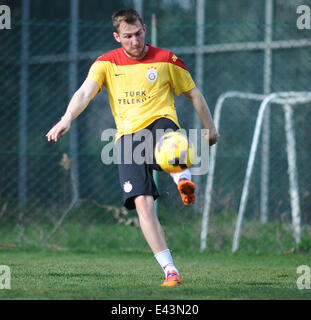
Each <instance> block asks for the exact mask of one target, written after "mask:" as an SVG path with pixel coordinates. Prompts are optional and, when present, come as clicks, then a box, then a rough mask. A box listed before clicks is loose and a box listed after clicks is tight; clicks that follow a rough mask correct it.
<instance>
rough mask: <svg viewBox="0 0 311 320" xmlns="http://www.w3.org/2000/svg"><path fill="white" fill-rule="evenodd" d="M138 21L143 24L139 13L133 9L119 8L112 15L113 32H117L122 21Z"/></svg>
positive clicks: (130, 22)
mask: <svg viewBox="0 0 311 320" xmlns="http://www.w3.org/2000/svg"><path fill="white" fill-rule="evenodd" d="M137 20H138V21H139V22H140V23H141V25H144V23H143V19H142V18H141V16H140V15H139V13H138V12H137V11H136V10H134V9H131V8H130V9H121V10H119V11H117V12H115V13H114V14H113V15H112V24H113V28H114V31H115V32H119V26H120V23H121V22H122V21H124V22H126V23H129V24H133V23H135V22H136V21H137Z"/></svg>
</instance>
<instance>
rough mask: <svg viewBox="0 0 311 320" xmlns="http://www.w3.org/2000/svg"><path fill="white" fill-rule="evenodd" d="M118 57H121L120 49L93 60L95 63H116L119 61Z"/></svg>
mask: <svg viewBox="0 0 311 320" xmlns="http://www.w3.org/2000/svg"><path fill="white" fill-rule="evenodd" d="M120 57H121V48H117V49H114V50H111V51H109V52H105V53H103V54H102V55H100V56H99V57H98V58H97V59H96V60H95V62H97V61H106V62H111V63H116V62H117V61H118V60H120Z"/></svg>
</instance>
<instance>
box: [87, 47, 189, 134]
mask: <svg viewBox="0 0 311 320" xmlns="http://www.w3.org/2000/svg"><path fill="white" fill-rule="evenodd" d="M87 79H90V80H93V81H95V82H97V83H98V85H99V87H100V90H102V86H104V87H105V88H106V89H107V92H108V95H109V103H110V107H111V110H112V114H113V117H114V120H115V123H116V127H117V135H116V139H118V138H119V137H121V136H122V135H124V134H130V133H133V132H136V131H138V130H141V129H143V128H146V127H147V126H148V125H150V124H151V123H152V122H154V121H155V120H156V119H159V118H162V117H165V118H169V119H171V120H172V121H174V122H175V123H176V124H177V125H178V126H179V127H180V125H179V123H178V118H177V113H176V109H175V104H174V94H173V90H174V91H175V93H176V94H177V95H180V93H182V92H186V91H189V90H191V89H193V88H194V87H195V83H194V81H193V79H192V77H191V75H190V73H189V72H188V70H187V69H186V67H185V65H184V63H183V62H182V60H181V59H179V58H178V57H177V56H176V55H174V54H173V53H172V52H171V51H168V50H163V49H159V48H156V47H152V46H150V45H148V52H147V53H146V55H145V56H144V58H142V59H133V58H130V57H128V56H127V55H126V54H125V52H124V50H123V49H122V48H118V49H115V50H112V51H110V52H108V53H105V54H103V55H101V56H100V57H98V58H97V59H96V60H95V62H94V63H93V64H92V66H91V68H90V70H89V73H88V76H87Z"/></svg>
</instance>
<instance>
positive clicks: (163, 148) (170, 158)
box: [154, 131, 195, 173]
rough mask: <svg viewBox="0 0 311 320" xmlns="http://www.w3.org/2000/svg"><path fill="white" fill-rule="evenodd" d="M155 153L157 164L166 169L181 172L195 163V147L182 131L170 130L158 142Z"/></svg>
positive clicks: (171, 171)
mask: <svg viewBox="0 0 311 320" xmlns="http://www.w3.org/2000/svg"><path fill="white" fill-rule="evenodd" d="M154 154H155V159H156V162H157V164H158V165H160V167H161V168H162V169H163V170H164V171H166V172H170V173H174V172H181V171H183V170H185V169H187V168H190V167H191V166H192V164H193V163H194V160H195V147H194V144H193V143H192V142H191V141H190V140H189V139H188V138H187V137H186V136H185V135H184V134H182V133H181V132H178V131H174V132H168V133H166V134H164V135H163V136H162V137H161V138H160V139H159V141H158V142H157V143H156V146H155V149H154Z"/></svg>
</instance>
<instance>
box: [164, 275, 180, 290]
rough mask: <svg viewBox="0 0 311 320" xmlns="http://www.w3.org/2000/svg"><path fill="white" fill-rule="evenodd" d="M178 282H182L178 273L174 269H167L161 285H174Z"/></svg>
mask: <svg viewBox="0 0 311 320" xmlns="http://www.w3.org/2000/svg"><path fill="white" fill-rule="evenodd" d="M179 284H182V282H181V279H180V276H179V274H178V273H177V272H176V271H168V272H167V276H166V279H165V280H164V281H163V283H162V284H161V287H174V286H177V285H179Z"/></svg>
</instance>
